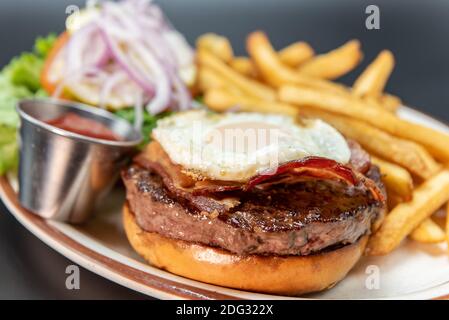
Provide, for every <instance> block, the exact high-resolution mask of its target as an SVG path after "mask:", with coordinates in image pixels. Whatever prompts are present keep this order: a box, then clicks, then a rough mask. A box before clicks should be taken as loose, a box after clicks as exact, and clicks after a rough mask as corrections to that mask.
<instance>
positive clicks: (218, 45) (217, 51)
mask: <svg viewBox="0 0 449 320" xmlns="http://www.w3.org/2000/svg"><path fill="white" fill-rule="evenodd" d="M196 47H197V48H198V50H206V51H209V52H210V53H211V54H213V55H215V56H216V57H218V58H219V59H220V60H222V61H224V62H226V63H228V62H231V61H232V59H233V58H234V52H233V50H232V46H231V43H230V42H229V40H228V39H227V38H226V37H223V36H220V35H218V34H215V33H206V34H203V35H202V36H200V37H199V38H198V39H197V40H196Z"/></svg>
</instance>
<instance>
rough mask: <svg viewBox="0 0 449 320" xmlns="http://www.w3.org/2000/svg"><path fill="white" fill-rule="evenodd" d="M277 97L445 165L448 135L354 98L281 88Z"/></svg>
mask: <svg viewBox="0 0 449 320" xmlns="http://www.w3.org/2000/svg"><path fill="white" fill-rule="evenodd" d="M278 97H279V99H280V100H281V101H282V102H286V103H293V104H297V105H300V106H313V107H316V108H319V109H322V110H326V111H329V112H332V113H335V114H341V115H345V116H348V117H352V118H354V119H359V120H362V121H364V122H367V123H369V124H371V125H372V126H374V127H377V128H379V129H382V130H384V131H386V132H388V133H390V134H392V135H395V136H397V137H401V138H404V139H409V140H411V141H415V142H417V143H419V144H422V145H423V146H424V147H426V148H427V149H428V150H429V151H430V152H431V154H432V155H433V156H435V157H437V158H438V159H440V160H442V161H443V162H446V163H448V162H449V148H448V146H449V135H447V134H445V133H442V132H440V131H437V130H434V129H431V128H428V127H424V126H422V125H419V124H415V123H412V122H408V121H406V120H402V119H399V118H398V117H396V116H395V115H393V114H391V113H390V112H388V111H386V110H382V109H379V108H369V107H367V105H366V104H365V103H363V101H362V100H360V99H358V98H355V97H348V96H346V95H338V94H334V93H330V92H325V91H323V90H317V89H314V88H309V87H305V86H301V87H299V86H292V85H285V86H282V87H281V88H280V89H279V92H278Z"/></svg>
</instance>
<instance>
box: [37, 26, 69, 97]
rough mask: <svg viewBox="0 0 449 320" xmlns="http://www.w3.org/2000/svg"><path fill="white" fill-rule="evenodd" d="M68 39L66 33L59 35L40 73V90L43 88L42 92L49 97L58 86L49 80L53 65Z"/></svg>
mask: <svg viewBox="0 0 449 320" xmlns="http://www.w3.org/2000/svg"><path fill="white" fill-rule="evenodd" d="M69 38H70V35H69V33H68V32H63V33H61V34H60V35H59V37H58V38H57V39H56V41H55V44H54V45H53V47H52V48H51V50H50V52H49V53H48V56H47V58H46V59H45V62H44V67H43V69H42V72H41V77H40V82H41V85H42V88H44V90H45V91H46V92H47V93H48V94H49V95H51V94H53V92H54V91H55V90H56V87H57V86H58V83H57V82H54V80H52V79H51V71H52V67H53V63H54V62H55V60H56V58H57V57H58V56H59V53H60V51H61V49H62V48H63V47H64V46H65V45H66V43H67V41H68V40H69Z"/></svg>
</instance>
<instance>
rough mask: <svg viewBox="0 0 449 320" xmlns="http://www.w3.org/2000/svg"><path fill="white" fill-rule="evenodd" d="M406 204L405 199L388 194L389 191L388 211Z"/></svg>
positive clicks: (392, 193) (394, 194)
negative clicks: (403, 203)
mask: <svg viewBox="0 0 449 320" xmlns="http://www.w3.org/2000/svg"><path fill="white" fill-rule="evenodd" d="M402 202H404V199H402V197H401V196H399V195H397V194H396V193H394V192H388V191H387V207H388V210H389V211H391V210H393V209H394V208H395V207H396V206H397V205H398V204H400V203H402Z"/></svg>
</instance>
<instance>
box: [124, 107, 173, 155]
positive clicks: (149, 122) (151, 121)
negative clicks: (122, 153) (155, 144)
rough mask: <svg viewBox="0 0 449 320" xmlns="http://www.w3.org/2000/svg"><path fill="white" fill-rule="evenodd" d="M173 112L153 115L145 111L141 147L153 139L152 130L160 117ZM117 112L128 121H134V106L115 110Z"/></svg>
mask: <svg viewBox="0 0 449 320" xmlns="http://www.w3.org/2000/svg"><path fill="white" fill-rule="evenodd" d="M170 113H171V112H169V111H167V112H163V113H160V114H158V115H155V116H153V115H151V114H149V113H148V112H147V111H144V114H143V124H142V137H143V141H142V144H141V145H140V148H143V147H144V146H145V145H146V144H148V142H150V141H151V131H152V130H153V129H154V128H155V127H156V123H157V121H158V120H159V119H162V118H164V117H166V116H168V115H169V114H170ZM115 114H116V115H117V116H119V117H121V118H123V119H125V120H127V121H128V122H131V123H133V122H134V118H135V109H134V108H126V109H121V110H118V111H115Z"/></svg>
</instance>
